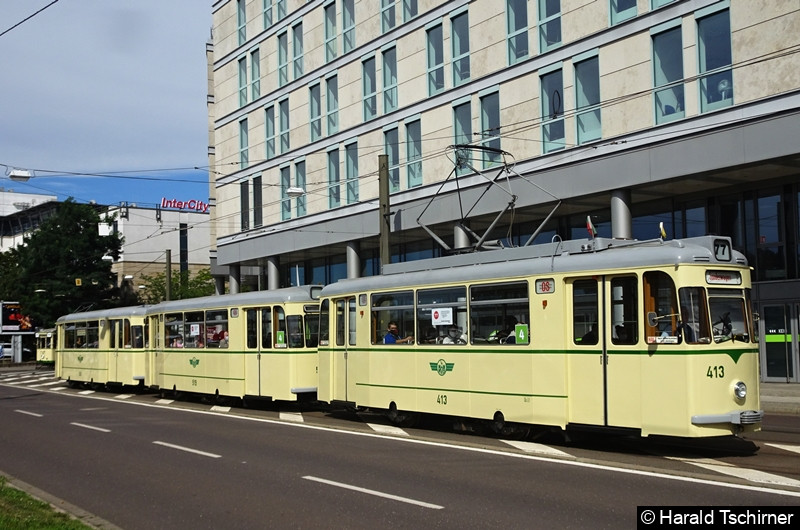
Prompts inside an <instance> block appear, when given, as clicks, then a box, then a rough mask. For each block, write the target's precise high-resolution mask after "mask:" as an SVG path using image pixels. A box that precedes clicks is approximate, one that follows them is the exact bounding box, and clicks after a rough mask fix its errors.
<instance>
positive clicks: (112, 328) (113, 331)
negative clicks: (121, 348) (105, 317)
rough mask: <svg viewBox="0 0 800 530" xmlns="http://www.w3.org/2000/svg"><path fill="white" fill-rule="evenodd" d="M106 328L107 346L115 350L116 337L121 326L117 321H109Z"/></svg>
mask: <svg viewBox="0 0 800 530" xmlns="http://www.w3.org/2000/svg"><path fill="white" fill-rule="evenodd" d="M108 327H109V331H108V344H109V345H110V346H111V347H112V348H116V347H117V346H118V342H117V336H118V335H119V328H121V327H122V324H121V322H120V321H119V320H109V321H108Z"/></svg>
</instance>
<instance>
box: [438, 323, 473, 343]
mask: <svg viewBox="0 0 800 530" xmlns="http://www.w3.org/2000/svg"><path fill="white" fill-rule="evenodd" d="M467 342H469V339H468V337H467V334H466V333H463V332H462V331H461V328H459V327H458V326H456V325H453V326H450V329H448V330H447V335H445V336H444V338H443V339H442V344H466V343H467Z"/></svg>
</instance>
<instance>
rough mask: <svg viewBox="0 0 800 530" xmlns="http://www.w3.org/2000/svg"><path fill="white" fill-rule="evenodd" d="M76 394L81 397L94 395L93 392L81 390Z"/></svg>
mask: <svg viewBox="0 0 800 530" xmlns="http://www.w3.org/2000/svg"><path fill="white" fill-rule="evenodd" d="M78 394H80V395H82V396H88V395H89V394H94V390H82V391H80V392H78Z"/></svg>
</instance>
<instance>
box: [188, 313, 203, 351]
mask: <svg viewBox="0 0 800 530" xmlns="http://www.w3.org/2000/svg"><path fill="white" fill-rule="evenodd" d="M183 317H184V323H183V346H184V348H205V346H206V344H205V340H203V339H204V337H205V336H206V332H205V314H204V313H203V312H202V311H192V312H190V313H184V315H183Z"/></svg>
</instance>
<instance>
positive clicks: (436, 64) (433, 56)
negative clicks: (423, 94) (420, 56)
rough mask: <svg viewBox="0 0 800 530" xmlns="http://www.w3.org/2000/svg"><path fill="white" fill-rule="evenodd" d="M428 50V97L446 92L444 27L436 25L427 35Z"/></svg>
mask: <svg viewBox="0 0 800 530" xmlns="http://www.w3.org/2000/svg"><path fill="white" fill-rule="evenodd" d="M425 35H426V39H427V48H428V95H429V96H433V95H435V94H438V93H439V92H441V91H442V90H444V40H443V36H442V25H441V24H436V25H435V26H433V27H431V28H429V29H428V30H427V31H426V33H425Z"/></svg>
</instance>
